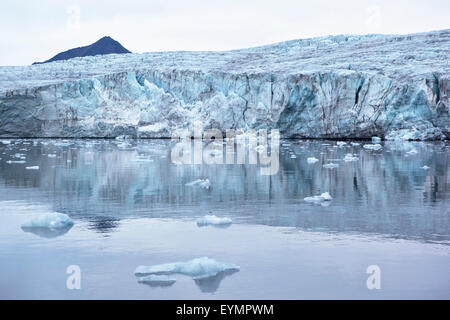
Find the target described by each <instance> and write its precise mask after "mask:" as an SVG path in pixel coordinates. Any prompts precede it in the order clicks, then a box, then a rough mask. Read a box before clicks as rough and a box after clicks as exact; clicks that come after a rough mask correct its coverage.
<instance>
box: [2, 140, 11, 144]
mask: <svg viewBox="0 0 450 320" xmlns="http://www.w3.org/2000/svg"><path fill="white" fill-rule="evenodd" d="M0 142H1V143H3V144H10V143H11V141H9V140H0Z"/></svg>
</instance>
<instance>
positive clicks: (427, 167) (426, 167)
mask: <svg viewBox="0 0 450 320" xmlns="http://www.w3.org/2000/svg"><path fill="white" fill-rule="evenodd" d="M420 169H423V170H428V169H430V167H429V166H423V167H420Z"/></svg>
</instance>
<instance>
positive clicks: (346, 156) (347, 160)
mask: <svg viewBox="0 0 450 320" xmlns="http://www.w3.org/2000/svg"><path fill="white" fill-rule="evenodd" d="M358 160H359V158H358V157H354V156H353V155H352V154H351V153H347V154H346V155H345V157H344V161H345V162H351V161H358Z"/></svg>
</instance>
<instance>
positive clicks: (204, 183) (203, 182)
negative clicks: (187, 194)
mask: <svg viewBox="0 0 450 320" xmlns="http://www.w3.org/2000/svg"><path fill="white" fill-rule="evenodd" d="M186 186H188V187H200V188H203V189H209V188H211V182H209V180H208V179H197V180H195V181H191V182H188V183H186Z"/></svg>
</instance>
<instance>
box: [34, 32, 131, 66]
mask: <svg viewBox="0 0 450 320" xmlns="http://www.w3.org/2000/svg"><path fill="white" fill-rule="evenodd" d="M110 53H118V54H121V53H131V52H130V51H128V50H127V49H125V48H124V47H123V46H122V45H121V44H120V43H119V42H118V41H116V40H114V39H113V38H111V37H110V36H105V37H103V38H101V39H99V40H97V41H96V42H94V43H93V44H90V45H88V46H84V47H78V48H74V49H70V50H67V51H64V52H61V53H58V54H57V55H56V56H54V57H53V58H51V59H49V60H47V61H44V62H35V63H33V64H39V63H47V62H52V61H57V60H67V59H71V58H76V57H87V56H96V55H99V54H102V55H103V54H110Z"/></svg>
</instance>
